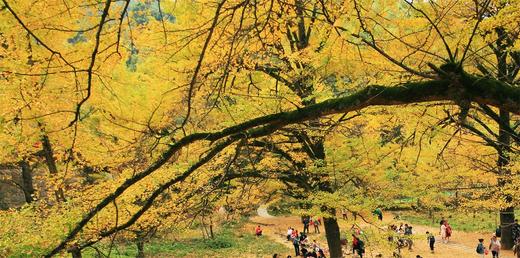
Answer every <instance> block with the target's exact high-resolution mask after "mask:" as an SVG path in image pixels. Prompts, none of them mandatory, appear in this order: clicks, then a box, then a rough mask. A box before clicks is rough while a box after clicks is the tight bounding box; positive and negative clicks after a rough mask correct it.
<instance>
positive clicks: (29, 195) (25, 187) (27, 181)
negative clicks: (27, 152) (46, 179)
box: [20, 160, 34, 203]
mask: <svg viewBox="0 0 520 258" xmlns="http://www.w3.org/2000/svg"><path fill="white" fill-rule="evenodd" d="M20 168H21V169H22V191H23V195H24V197H25V201H26V202H27V203H31V202H33V201H34V196H33V194H34V186H33V180H32V179H33V177H32V176H33V175H32V170H31V167H30V165H29V163H28V162H27V161H25V160H23V161H20Z"/></svg>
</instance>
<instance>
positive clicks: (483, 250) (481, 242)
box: [477, 238, 486, 257]
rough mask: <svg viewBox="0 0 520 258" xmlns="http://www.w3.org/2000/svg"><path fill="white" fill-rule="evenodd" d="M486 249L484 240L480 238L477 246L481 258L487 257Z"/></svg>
mask: <svg viewBox="0 0 520 258" xmlns="http://www.w3.org/2000/svg"><path fill="white" fill-rule="evenodd" d="M485 253H486V248H485V247H484V239H482V238H479V240H478V245H477V254H479V255H480V257H485Z"/></svg>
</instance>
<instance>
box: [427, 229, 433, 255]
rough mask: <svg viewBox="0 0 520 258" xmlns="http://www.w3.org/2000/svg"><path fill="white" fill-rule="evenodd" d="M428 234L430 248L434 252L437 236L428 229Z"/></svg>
mask: <svg viewBox="0 0 520 258" xmlns="http://www.w3.org/2000/svg"><path fill="white" fill-rule="evenodd" d="M426 235H427V238H426V239H427V240H428V244H430V250H431V251H432V253H433V252H434V245H435V237H434V236H433V234H432V233H430V232H428V231H426Z"/></svg>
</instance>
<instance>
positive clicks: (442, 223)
mask: <svg viewBox="0 0 520 258" xmlns="http://www.w3.org/2000/svg"><path fill="white" fill-rule="evenodd" d="M445 221H446V219H445V218H444V217H442V218H441V221H439V235H442V225H444V222H445Z"/></svg>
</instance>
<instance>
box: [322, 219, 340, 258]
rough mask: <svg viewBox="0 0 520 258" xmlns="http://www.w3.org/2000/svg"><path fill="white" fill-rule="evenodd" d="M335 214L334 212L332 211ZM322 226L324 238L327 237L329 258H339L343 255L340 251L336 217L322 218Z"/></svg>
mask: <svg viewBox="0 0 520 258" xmlns="http://www.w3.org/2000/svg"><path fill="white" fill-rule="evenodd" d="M333 212H335V210H333ZM323 225H324V227H325V236H326V237H327V244H328V246H329V252H330V257H331V258H341V257H343V253H342V251H341V240H340V231H339V226H338V220H337V219H336V217H330V218H323Z"/></svg>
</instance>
